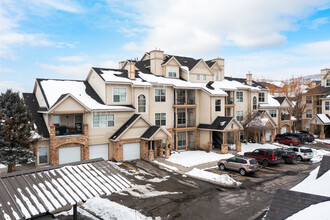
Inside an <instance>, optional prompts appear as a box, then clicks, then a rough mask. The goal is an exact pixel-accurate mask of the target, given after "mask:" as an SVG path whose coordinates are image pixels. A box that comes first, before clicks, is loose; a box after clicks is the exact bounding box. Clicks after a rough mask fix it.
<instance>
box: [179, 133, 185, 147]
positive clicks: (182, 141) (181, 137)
mask: <svg viewBox="0 0 330 220" xmlns="http://www.w3.org/2000/svg"><path fill="white" fill-rule="evenodd" d="M183 146H186V132H179V133H178V147H183Z"/></svg>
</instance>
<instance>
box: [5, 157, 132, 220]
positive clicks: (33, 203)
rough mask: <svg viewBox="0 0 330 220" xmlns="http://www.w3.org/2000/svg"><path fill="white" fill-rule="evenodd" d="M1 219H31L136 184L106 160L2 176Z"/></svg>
mask: <svg viewBox="0 0 330 220" xmlns="http://www.w3.org/2000/svg"><path fill="white" fill-rule="evenodd" d="M0 183H1V184H0V195H1V196H0V198H1V200H0V219H30V218H33V217H36V216H38V215H41V214H45V213H50V212H53V211H55V210H58V209H61V208H63V207H65V206H68V205H75V204H78V203H80V202H83V201H86V200H87V199H90V198H93V197H97V196H105V195H110V194H111V193H113V192H118V191H121V190H123V189H125V188H129V187H131V186H132V184H131V183H130V182H129V181H128V180H127V179H126V178H124V177H123V176H122V175H121V174H120V173H119V171H117V170H115V169H114V168H113V166H112V165H111V164H109V163H107V162H106V161H104V160H103V159H94V160H90V161H84V162H77V163H72V164H67V165H64V166H60V167H58V166H57V167H46V168H37V169H32V170H27V171H23V172H21V173H9V174H3V175H0Z"/></svg>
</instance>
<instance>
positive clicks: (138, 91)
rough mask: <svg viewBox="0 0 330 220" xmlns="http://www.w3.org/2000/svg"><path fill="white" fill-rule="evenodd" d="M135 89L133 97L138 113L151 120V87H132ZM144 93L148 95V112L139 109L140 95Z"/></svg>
mask: <svg viewBox="0 0 330 220" xmlns="http://www.w3.org/2000/svg"><path fill="white" fill-rule="evenodd" d="M132 89H133V93H134V95H133V97H132V103H133V105H134V106H135V109H136V110H135V111H136V113H137V114H141V115H142V116H143V117H144V118H145V119H147V120H150V117H149V113H150V96H149V92H150V91H149V90H150V88H147V87H146V88H138V87H135V88H132ZM141 94H142V95H144V96H145V97H146V112H139V111H138V110H139V109H138V107H139V106H138V97H139V95H141Z"/></svg>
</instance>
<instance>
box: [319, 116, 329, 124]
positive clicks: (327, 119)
mask: <svg viewBox="0 0 330 220" xmlns="http://www.w3.org/2000/svg"><path fill="white" fill-rule="evenodd" d="M316 115H317V117H319V118H320V119H321V121H322V122H323V123H325V124H327V123H330V118H328V116H327V115H326V114H316Z"/></svg>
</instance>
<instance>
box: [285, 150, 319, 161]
mask: <svg viewBox="0 0 330 220" xmlns="http://www.w3.org/2000/svg"><path fill="white" fill-rule="evenodd" d="M289 149H291V150H293V151H294V152H295V153H296V154H297V155H298V158H297V160H298V161H302V160H310V159H312V158H313V155H314V154H313V151H312V149H310V148H307V147H290V148H289Z"/></svg>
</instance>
